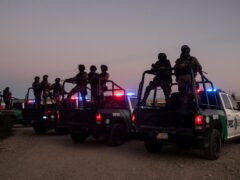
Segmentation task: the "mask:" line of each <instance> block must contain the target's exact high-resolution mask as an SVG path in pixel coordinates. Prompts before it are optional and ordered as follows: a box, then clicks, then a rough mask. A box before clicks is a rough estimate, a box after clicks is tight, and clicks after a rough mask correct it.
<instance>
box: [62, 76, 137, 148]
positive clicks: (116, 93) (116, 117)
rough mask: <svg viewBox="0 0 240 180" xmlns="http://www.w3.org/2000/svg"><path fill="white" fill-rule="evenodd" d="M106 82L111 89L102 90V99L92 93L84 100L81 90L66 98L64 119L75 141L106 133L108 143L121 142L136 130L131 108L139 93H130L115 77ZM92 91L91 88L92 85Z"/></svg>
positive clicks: (81, 141)
mask: <svg viewBox="0 0 240 180" xmlns="http://www.w3.org/2000/svg"><path fill="white" fill-rule="evenodd" d="M106 85H107V87H108V88H107V90H106V91H104V93H103V94H102V95H101V94H100V93H99V96H98V99H99V100H100V101H99V102H94V101H93V99H92V98H91V97H90V98H87V102H85V103H84V104H83V102H82V101H81V100H80V98H78V97H80V96H79V94H78V95H77V96H76V98H74V96H73V97H71V99H65V103H63V107H62V108H60V121H62V122H63V123H64V124H65V126H66V127H67V128H68V131H69V133H70V134H71V138H72V140H73V141H74V142H79V143H83V142H84V141H85V140H86V139H87V137H89V136H93V137H94V138H96V139H98V138H100V137H104V138H105V140H106V141H107V144H108V145H110V146H118V145H121V144H123V143H124V141H125V140H126V138H127V136H128V135H129V134H130V133H131V132H132V131H133V126H132V121H131V112H132V111H133V108H134V107H135V106H134V102H135V104H136V102H137V101H136V100H137V99H136V97H135V98H134V97H133V96H131V97H128V96H127V95H126V91H125V90H124V89H123V88H121V87H120V86H119V85H117V84H116V83H114V82H113V81H110V80H109V81H107V84H106ZM99 87H100V86H99ZM64 88H65V83H64ZM88 91H91V90H90V87H88ZM100 91H101V90H100V88H99V90H98V92H100ZM88 94H89V95H91V92H88Z"/></svg>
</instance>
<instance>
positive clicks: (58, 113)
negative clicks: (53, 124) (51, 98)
mask: <svg viewBox="0 0 240 180" xmlns="http://www.w3.org/2000/svg"><path fill="white" fill-rule="evenodd" d="M57 121H58V122H59V121H60V112H59V111H57Z"/></svg>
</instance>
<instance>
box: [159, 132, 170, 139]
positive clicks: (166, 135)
mask: <svg viewBox="0 0 240 180" xmlns="http://www.w3.org/2000/svg"><path fill="white" fill-rule="evenodd" d="M157 139H168V133H158V134H157Z"/></svg>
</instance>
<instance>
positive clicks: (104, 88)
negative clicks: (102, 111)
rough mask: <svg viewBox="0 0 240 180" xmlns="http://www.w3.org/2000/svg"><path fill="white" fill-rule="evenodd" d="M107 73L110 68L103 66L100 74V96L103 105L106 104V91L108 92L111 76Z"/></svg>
mask: <svg viewBox="0 0 240 180" xmlns="http://www.w3.org/2000/svg"><path fill="white" fill-rule="evenodd" d="M107 71H108V67H107V66H106V65H101V73H100V74H99V79H100V88H99V91H100V93H99V94H100V102H101V103H103V102H104V91H107V90H108V87H107V80H108V79H109V77H110V75H109V73H108V72H107Z"/></svg>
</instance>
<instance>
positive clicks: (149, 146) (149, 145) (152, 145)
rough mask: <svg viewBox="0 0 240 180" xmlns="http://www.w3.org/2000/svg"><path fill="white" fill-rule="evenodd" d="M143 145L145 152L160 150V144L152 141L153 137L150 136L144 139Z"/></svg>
mask: <svg viewBox="0 0 240 180" xmlns="http://www.w3.org/2000/svg"><path fill="white" fill-rule="evenodd" d="M144 145H145V148H146V150H147V152H149V153H156V152H159V151H161V149H162V144H160V143H156V142H154V140H153V139H150V138H148V139H146V140H145V141H144Z"/></svg>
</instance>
